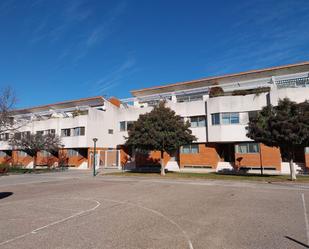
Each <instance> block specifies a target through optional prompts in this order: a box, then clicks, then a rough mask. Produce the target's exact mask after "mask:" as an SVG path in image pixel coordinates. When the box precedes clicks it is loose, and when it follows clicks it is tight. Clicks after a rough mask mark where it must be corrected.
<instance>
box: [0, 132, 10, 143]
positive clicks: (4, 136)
mask: <svg viewBox="0 0 309 249" xmlns="http://www.w3.org/2000/svg"><path fill="white" fill-rule="evenodd" d="M9 138H10V134H9V133H2V134H0V141H7V140H9Z"/></svg>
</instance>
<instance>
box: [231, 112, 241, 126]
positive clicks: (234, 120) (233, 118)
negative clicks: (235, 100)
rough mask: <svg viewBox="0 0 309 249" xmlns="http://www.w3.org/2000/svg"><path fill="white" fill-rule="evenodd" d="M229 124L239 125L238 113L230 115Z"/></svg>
mask: <svg viewBox="0 0 309 249" xmlns="http://www.w3.org/2000/svg"><path fill="white" fill-rule="evenodd" d="M230 123H231V124H239V113H238V112H232V113H230Z"/></svg>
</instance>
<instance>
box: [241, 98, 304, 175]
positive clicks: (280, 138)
mask: <svg viewBox="0 0 309 249" xmlns="http://www.w3.org/2000/svg"><path fill="white" fill-rule="evenodd" d="M247 130H248V133H247V136H248V137H249V138H251V139H253V140H255V141H256V142H260V143H264V144H266V145H268V146H276V147H279V148H280V150H281V153H284V154H285V155H286V157H287V159H288V160H289V162H290V172H291V180H296V174H295V170H294V164H293V159H294V151H295V149H297V148H302V149H303V148H304V147H306V146H308V145H309V102H308V101H305V102H303V103H300V104H297V103H295V102H293V101H290V100H289V99H287V98H285V99H283V100H279V103H278V106H272V105H269V106H266V107H264V108H263V109H262V110H261V112H259V113H258V115H257V117H256V118H253V119H252V120H250V122H249V125H248V127H247Z"/></svg>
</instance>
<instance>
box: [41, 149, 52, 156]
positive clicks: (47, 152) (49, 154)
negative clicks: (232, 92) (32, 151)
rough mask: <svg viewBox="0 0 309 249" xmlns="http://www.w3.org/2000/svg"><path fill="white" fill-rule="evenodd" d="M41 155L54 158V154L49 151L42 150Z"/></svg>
mask: <svg viewBox="0 0 309 249" xmlns="http://www.w3.org/2000/svg"><path fill="white" fill-rule="evenodd" d="M40 154H41V156H42V157H50V156H52V154H51V153H50V152H49V151H47V150H41V151H40Z"/></svg>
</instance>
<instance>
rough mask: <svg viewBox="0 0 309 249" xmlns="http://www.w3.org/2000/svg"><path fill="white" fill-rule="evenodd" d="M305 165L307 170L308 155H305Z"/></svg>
mask: <svg viewBox="0 0 309 249" xmlns="http://www.w3.org/2000/svg"><path fill="white" fill-rule="evenodd" d="M305 165H306V167H307V168H309V153H306V154H305Z"/></svg>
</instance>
